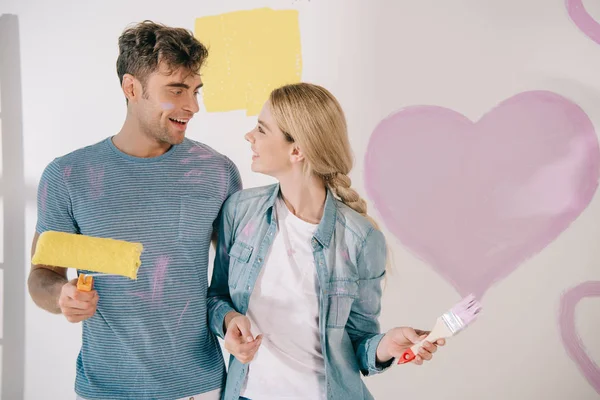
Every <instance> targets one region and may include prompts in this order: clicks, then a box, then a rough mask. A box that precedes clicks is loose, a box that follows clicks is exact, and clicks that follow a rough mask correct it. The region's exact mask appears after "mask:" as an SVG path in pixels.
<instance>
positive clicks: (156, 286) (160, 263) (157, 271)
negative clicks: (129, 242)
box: [152, 256, 171, 301]
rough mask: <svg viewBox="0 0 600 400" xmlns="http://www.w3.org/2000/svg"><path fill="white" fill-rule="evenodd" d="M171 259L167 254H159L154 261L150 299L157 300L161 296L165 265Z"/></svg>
mask: <svg viewBox="0 0 600 400" xmlns="http://www.w3.org/2000/svg"><path fill="white" fill-rule="evenodd" d="M170 261H171V260H170V259H169V257H167V256H160V257H158V259H157V260H156V262H155V263H154V281H153V285H152V301H158V300H160V298H161V297H162V292H163V286H164V283H165V275H166V274H167V266H168V265H169V262H170Z"/></svg>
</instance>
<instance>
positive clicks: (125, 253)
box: [31, 231, 144, 292]
mask: <svg viewBox="0 0 600 400" xmlns="http://www.w3.org/2000/svg"><path fill="white" fill-rule="evenodd" d="M143 249H144V248H143V246H142V244H141V243H132V242H127V241H123V240H116V239H110V238H99V237H93V236H86V235H80V234H74V233H66V232H56V231H46V232H43V233H42V234H41V235H40V236H39V238H38V241H37V244H36V247H35V253H34V255H33V257H32V259H31V262H32V263H33V264H34V265H49V266H54V267H62V268H76V269H79V270H86V271H92V272H95V273H94V274H79V278H78V279H77V289H78V290H81V291H85V292H89V291H90V290H92V286H93V279H94V278H93V277H94V276H106V275H120V276H125V277H128V278H130V279H137V271H138V269H139V267H140V265H142V262H141V254H142V251H143Z"/></svg>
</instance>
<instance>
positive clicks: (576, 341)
mask: <svg viewBox="0 0 600 400" xmlns="http://www.w3.org/2000/svg"><path fill="white" fill-rule="evenodd" d="M585 297H600V281H590V282H584V283H582V284H580V285H578V286H576V287H574V288H572V289H570V290H568V291H567V292H566V293H565V294H564V295H563V296H562V298H561V302H560V310H559V317H558V323H559V327H560V335H561V339H562V342H563V344H564V346H565V349H566V350H567V354H569V357H571V359H572V360H573V361H574V362H575V364H577V368H579V371H581V373H582V374H583V376H585V378H586V379H587V380H588V382H589V383H590V385H592V387H593V388H594V389H595V390H596V392H598V394H600V367H599V366H598V365H597V364H596V363H595V362H594V361H593V360H592V359H591V358H590V357H589V355H588V354H587V352H586V349H585V346H584V345H583V342H582V341H581V338H580V337H579V335H578V334H577V330H576V327H575V308H576V306H577V304H578V303H579V302H580V301H581V300H582V299H583V298H585Z"/></svg>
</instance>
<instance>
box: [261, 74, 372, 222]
mask: <svg viewBox="0 0 600 400" xmlns="http://www.w3.org/2000/svg"><path fill="white" fill-rule="evenodd" d="M269 104H270V107H271V113H272V115H273V117H274V118H275V121H276V122H277V125H278V127H279V129H281V131H282V132H283V134H284V135H285V136H286V139H287V140H288V141H289V142H295V143H298V146H299V147H300V149H301V150H302V152H303V154H304V156H305V158H306V163H305V168H306V171H305V172H306V173H307V174H315V175H317V176H319V177H320V178H322V179H323V181H324V182H325V184H326V185H327V186H328V187H329V188H330V189H331V191H332V192H333V194H334V195H335V196H336V197H338V198H339V199H340V200H341V201H342V202H343V203H344V204H346V205H347V206H348V207H350V208H352V209H353V210H355V211H356V212H358V213H359V214H361V215H363V216H364V217H366V218H367V219H369V221H370V222H371V223H372V224H373V225H374V226H375V228H377V229H379V226H378V225H377V223H376V222H375V221H374V220H373V218H371V217H370V216H369V215H368V214H367V203H366V201H365V200H364V199H363V198H361V197H360V195H359V194H358V193H357V192H356V190H354V189H353V188H352V187H351V184H352V182H351V180H350V178H349V177H348V173H350V170H351V169H352V166H353V157H352V150H351V148H350V141H349V140H348V129H347V126H346V117H345V115H344V111H343V110H342V107H341V106H340V103H339V102H338V101H337V99H336V98H335V97H334V96H333V95H332V94H331V93H330V92H329V91H328V90H327V89H325V88H323V87H321V86H318V85H314V84H310V83H296V84H291V85H286V86H282V87H280V88H278V89H275V90H273V92H271V95H270V97H269Z"/></svg>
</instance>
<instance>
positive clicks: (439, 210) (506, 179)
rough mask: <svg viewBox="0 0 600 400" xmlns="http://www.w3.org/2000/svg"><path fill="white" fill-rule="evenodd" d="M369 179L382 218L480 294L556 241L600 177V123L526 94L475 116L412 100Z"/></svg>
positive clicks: (369, 158)
mask: <svg viewBox="0 0 600 400" xmlns="http://www.w3.org/2000/svg"><path fill="white" fill-rule="evenodd" d="M365 163H366V167H365V180H366V182H365V184H366V188H367V192H368V194H369V196H370V198H371V200H372V201H373V203H374V206H375V208H376V209H377V211H378V212H379V214H380V215H381V216H382V217H383V222H384V224H385V226H386V227H387V228H388V229H389V230H390V231H391V232H392V233H393V234H394V235H396V237H397V238H398V239H400V241H401V242H402V243H403V244H404V245H405V246H406V247H408V248H409V249H411V251H412V252H414V253H415V254H416V255H417V256H418V257H420V258H422V259H423V260H425V261H426V262H427V263H429V264H430V265H431V266H432V267H433V268H434V269H435V270H437V271H438V273H439V274H441V275H442V276H443V277H444V278H445V279H446V280H448V281H449V282H450V283H451V284H452V285H453V286H454V287H455V288H456V289H457V291H458V292H459V293H460V294H461V295H466V294H468V293H471V292H472V293H474V294H475V295H477V296H481V295H483V293H485V291H486V290H487V289H488V288H489V287H490V286H491V285H492V284H493V283H494V282H496V281H498V280H500V279H502V278H504V277H506V276H507V275H508V274H510V273H511V272H512V271H513V270H514V269H515V268H517V267H518V266H519V264H521V263H522V262H523V261H525V260H526V259H528V258H529V257H531V256H533V255H534V254H536V253H537V252H539V251H541V250H542V249H543V248H544V247H545V246H547V245H548V244H549V243H550V242H551V241H553V240H554V239H555V238H556V237H557V236H558V235H559V234H560V233H561V232H562V231H563V230H565V229H566V228H567V227H568V226H569V224H570V223H571V222H572V221H573V220H574V219H575V218H577V216H578V215H579V214H580V213H581V212H582V211H583V210H584V209H585V207H587V205H588V204H589V202H590V201H591V199H592V197H593V195H594V193H595V191H596V188H597V186H598V172H599V171H598V167H599V150H598V140H597V138H596V134H595V131H594V127H593V125H592V123H591V121H590V120H589V118H588V117H587V116H586V114H585V113H584V112H583V110H581V108H579V107H578V106H577V105H575V104H573V103H572V102H570V101H569V100H567V99H565V98H564V97H561V96H559V95H557V94H554V93H551V92H545V91H533V92H525V93H520V94H518V95H516V96H514V97H512V98H510V99H508V100H506V101H504V102H502V103H501V104H499V105H498V106H497V107H496V108H495V109H493V110H492V111H490V112H489V113H487V114H486V115H485V116H483V117H482V118H481V119H480V120H479V121H478V122H476V123H473V122H471V121H470V120H469V119H467V118H466V117H464V116H463V115H461V114H459V113H457V112H455V111H452V110H449V109H445V108H441V107H433V106H414V107H409V108H406V109H403V110H401V111H399V112H397V113H395V114H393V115H391V116H390V117H388V118H386V119H385V120H383V121H382V122H381V123H380V124H379V125H378V126H377V127H376V129H375V131H374V132H373V134H372V136H371V139H370V142H369V145H368V149H367V154H366V160H365Z"/></svg>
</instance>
